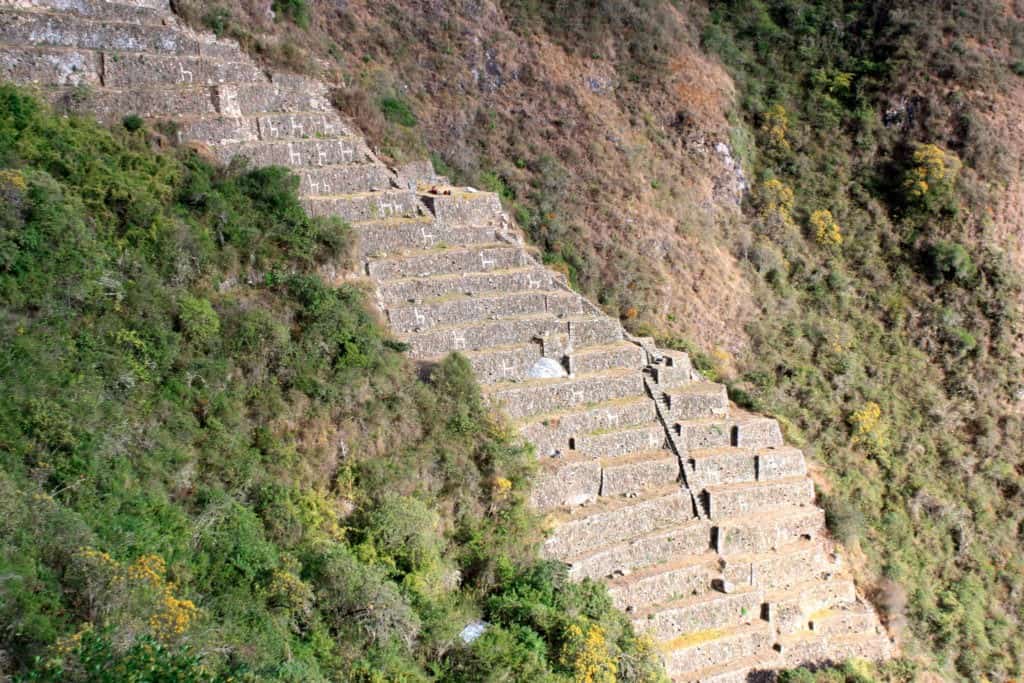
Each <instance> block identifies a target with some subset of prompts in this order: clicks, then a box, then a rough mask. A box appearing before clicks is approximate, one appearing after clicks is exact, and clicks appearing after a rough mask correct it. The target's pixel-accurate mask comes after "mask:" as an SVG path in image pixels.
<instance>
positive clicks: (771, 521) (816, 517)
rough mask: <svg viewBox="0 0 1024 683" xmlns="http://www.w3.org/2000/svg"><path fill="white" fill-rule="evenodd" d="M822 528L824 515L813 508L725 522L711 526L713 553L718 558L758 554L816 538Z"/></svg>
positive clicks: (818, 509) (819, 510)
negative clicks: (798, 541)
mask: <svg viewBox="0 0 1024 683" xmlns="http://www.w3.org/2000/svg"><path fill="white" fill-rule="evenodd" d="M824 529H825V512H824V511H823V510H821V509H820V508H816V507H806V508H802V509H798V510H793V511H791V512H787V513H785V514H780V513H777V512H776V513H772V514H771V515H762V516H753V517H747V518H740V519H734V520H726V521H724V522H721V523H718V524H716V525H715V550H717V551H718V552H719V553H720V554H722V555H725V554H740V553H760V552H765V551H768V550H771V549H773V548H779V547H782V546H784V545H787V544H789V543H792V542H793V541H796V540H799V539H800V538H803V537H809V538H817V537H819V536H820V535H821V533H822V532H823V531H824Z"/></svg>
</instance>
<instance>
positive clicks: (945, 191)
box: [903, 144, 962, 211]
mask: <svg viewBox="0 0 1024 683" xmlns="http://www.w3.org/2000/svg"><path fill="white" fill-rule="evenodd" d="M911 159H912V161H913V166H912V167H911V168H910V170H909V171H907V173H906V175H905V176H904V179H903V190H904V192H905V193H906V196H907V199H908V200H909V201H910V202H911V203H912V204H915V205H917V206H919V207H921V208H923V209H926V210H928V211H935V210H938V209H942V208H947V209H951V208H955V205H954V202H955V198H954V185H955V183H956V178H957V176H958V175H959V173H960V168H961V166H962V164H961V162H960V159H959V158H957V156H956V155H955V154H953V153H951V152H947V151H946V150H944V149H942V148H941V147H939V146H938V145H931V144H928V145H923V144H921V145H917V146H916V147H915V148H914V153H913V155H912V157H911Z"/></svg>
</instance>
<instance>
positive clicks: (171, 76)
mask: <svg viewBox="0 0 1024 683" xmlns="http://www.w3.org/2000/svg"><path fill="white" fill-rule="evenodd" d="M252 81H263V82H267V79H266V76H264V75H263V73H262V72H261V71H260V70H259V69H258V68H257V67H256V65H255V64H253V63H252V62H249V61H222V60H219V59H209V58H205V57H198V56H178V55H166V54H151V53H138V52H134V53H133V52H110V51H105V52H103V84H104V85H105V86H106V87H108V88H122V89H125V88H166V87H169V86H175V85H178V86H200V85H204V86H216V85H221V84H224V83H247V82H252Z"/></svg>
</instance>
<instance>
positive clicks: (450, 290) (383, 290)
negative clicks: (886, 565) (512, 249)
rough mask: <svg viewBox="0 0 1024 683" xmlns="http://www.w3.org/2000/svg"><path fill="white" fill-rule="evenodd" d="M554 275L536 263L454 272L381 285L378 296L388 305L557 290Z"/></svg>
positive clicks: (378, 287)
mask: <svg viewBox="0 0 1024 683" xmlns="http://www.w3.org/2000/svg"><path fill="white" fill-rule="evenodd" d="M555 283H556V277H555V274H554V273H552V272H551V271H549V270H548V269H546V268H544V267H542V266H538V265H536V264H533V263H531V264H529V265H526V266H523V267H521V268H515V269H509V270H507V271H499V272H492V273H452V274H449V275H444V276H440V277H432V278H409V279H404V280H397V281H391V282H381V283H378V286H377V296H378V298H379V300H380V301H382V302H383V303H385V304H389V303H396V302H402V301H406V302H407V301H410V300H413V301H415V300H425V299H433V298H437V297H444V296H450V295H452V294H468V293H472V294H488V293H493V292H507V291H518V290H530V289H538V290H539V289H554V288H555V287H556V284H555Z"/></svg>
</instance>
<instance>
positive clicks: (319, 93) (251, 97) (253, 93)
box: [220, 74, 335, 115]
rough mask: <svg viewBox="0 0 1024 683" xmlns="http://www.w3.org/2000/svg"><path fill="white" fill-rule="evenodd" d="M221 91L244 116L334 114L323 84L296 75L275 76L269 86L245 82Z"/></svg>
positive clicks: (222, 87)
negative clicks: (271, 113)
mask: <svg viewBox="0 0 1024 683" xmlns="http://www.w3.org/2000/svg"><path fill="white" fill-rule="evenodd" d="M220 88H221V90H222V91H223V96H224V98H225V99H226V100H229V101H231V102H232V103H234V105H235V106H237V107H238V110H239V113H241V114H260V115H266V114H267V113H270V112H274V113H280V114H289V113H302V114H310V113H313V112H319V113H326V114H331V115H334V114H335V112H334V108H333V107H332V105H331V103H330V101H329V100H328V99H327V86H326V85H325V84H324V83H322V82H321V81H317V80H313V79H309V78H304V77H302V76H296V75H294V74H274V75H273V77H272V83H271V84H269V85H268V84H267V83H265V82H261V83H242V84H240V85H237V86H231V85H226V86H220Z"/></svg>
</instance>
